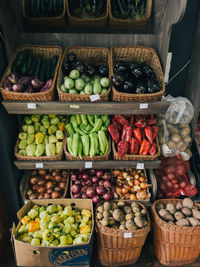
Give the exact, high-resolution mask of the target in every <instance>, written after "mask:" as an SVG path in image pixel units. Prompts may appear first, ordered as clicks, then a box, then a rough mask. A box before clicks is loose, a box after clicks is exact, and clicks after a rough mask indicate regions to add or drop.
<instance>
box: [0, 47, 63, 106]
mask: <svg viewBox="0 0 200 267" xmlns="http://www.w3.org/2000/svg"><path fill="white" fill-rule="evenodd" d="M25 49H30V50H31V51H32V52H33V54H34V55H38V54H40V55H42V56H43V57H44V58H50V57H53V56H55V55H58V56H59V58H58V62H57V65H56V69H55V73H54V77H53V82H52V86H51V87H50V89H49V90H48V91H46V92H42V93H16V92H12V91H7V90H5V89H3V82H4V80H5V79H6V77H7V76H8V75H9V73H10V69H11V66H12V63H13V61H14V60H15V57H16V55H17V54H18V53H19V52H21V51H23V50H25ZM61 56H62V48H61V47H59V46H38V45H24V46H19V47H17V49H16V50H15V52H14V55H13V56H12V58H11V60H10V62H9V65H8V67H7V69H6V71H5V73H4V75H3V77H2V79H1V83H0V90H1V94H2V96H3V99H4V100H14V101H27V100H31V101H38V100H39V101H50V100H53V99H54V87H55V83H56V78H57V72H58V67H59V64H60V60H61Z"/></svg>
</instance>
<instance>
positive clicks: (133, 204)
mask: <svg viewBox="0 0 200 267" xmlns="http://www.w3.org/2000/svg"><path fill="white" fill-rule="evenodd" d="M131 208H132V209H133V208H140V205H139V204H137V203H134V202H133V203H132V204H131Z"/></svg>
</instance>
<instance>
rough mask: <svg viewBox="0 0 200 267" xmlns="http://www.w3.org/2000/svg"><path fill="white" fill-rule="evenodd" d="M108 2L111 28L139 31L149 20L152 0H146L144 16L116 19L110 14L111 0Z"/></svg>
mask: <svg viewBox="0 0 200 267" xmlns="http://www.w3.org/2000/svg"><path fill="white" fill-rule="evenodd" d="M108 2H109V28H110V29H112V30H117V31H119V30H125V31H141V30H144V29H145V28H146V27H147V25H148V22H149V19H150V16H151V10H152V0H147V7H146V12H145V15H144V17H142V18H136V19H135V20H134V19H126V20H124V19H118V18H115V17H113V15H112V6H111V0H108Z"/></svg>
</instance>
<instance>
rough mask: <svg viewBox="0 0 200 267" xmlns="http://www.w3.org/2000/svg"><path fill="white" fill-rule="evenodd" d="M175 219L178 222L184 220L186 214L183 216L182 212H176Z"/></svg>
mask: <svg viewBox="0 0 200 267" xmlns="http://www.w3.org/2000/svg"><path fill="white" fill-rule="evenodd" d="M174 217H175V219H176V220H177V221H178V220H180V219H184V218H185V216H184V214H183V213H182V212H181V211H177V212H175V213H174Z"/></svg>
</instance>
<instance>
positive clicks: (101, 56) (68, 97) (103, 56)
mask: <svg viewBox="0 0 200 267" xmlns="http://www.w3.org/2000/svg"><path fill="white" fill-rule="evenodd" d="M69 53H74V54H75V55H76V57H77V59H79V60H81V61H83V62H84V63H85V64H89V63H94V62H97V63H98V64H105V65H108V68H109V78H111V76H110V71H111V68H110V53H109V50H108V49H107V48H103V47H85V46H74V47H69V48H67V49H66V50H65V52H64V54H63V57H62V60H61V64H60V68H59V72H58V79H57V91H58V97H59V100H60V101H69V102H88V101H91V100H90V95H80V94H69V93H65V92H63V91H61V90H60V86H61V84H62V82H63V74H62V64H63V61H65V60H66V57H67V54H69ZM110 91H111V88H109V89H108V90H107V92H106V93H105V94H103V95H100V100H99V101H108V99H109V94H110Z"/></svg>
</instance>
